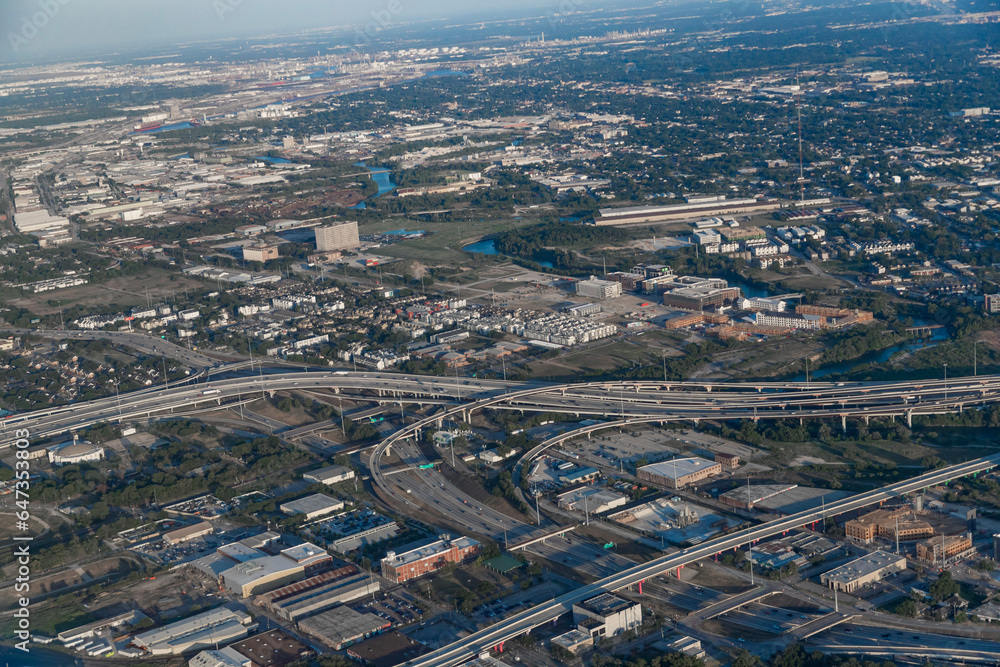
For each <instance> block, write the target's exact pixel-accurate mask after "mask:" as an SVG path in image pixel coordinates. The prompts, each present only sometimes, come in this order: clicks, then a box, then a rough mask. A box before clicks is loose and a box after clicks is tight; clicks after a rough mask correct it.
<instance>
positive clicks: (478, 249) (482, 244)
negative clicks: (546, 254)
mask: <svg viewBox="0 0 1000 667" xmlns="http://www.w3.org/2000/svg"><path fill="white" fill-rule="evenodd" d="M462 250H464V251H465V252H472V253H478V254H480V255H501V254H503V253H501V252H500V251H498V250H497V245H496V241H494V240H493V239H483V240H481V241H476V242H475V243H470V244H469V245H467V246H463V247H462ZM504 256H505V257H509V255H504ZM530 261H532V262H535V263H536V264H539V265H541V266H544V267H545V268H547V269H554V268H556V267H555V266H554V265H553V264H552V262H549V261H545V260H542V261H539V260H537V259H534V258H532V259H531V260H530Z"/></svg>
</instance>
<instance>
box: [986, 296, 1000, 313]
mask: <svg viewBox="0 0 1000 667" xmlns="http://www.w3.org/2000/svg"><path fill="white" fill-rule="evenodd" d="M984 298H985V302H984V305H985V310H986V312H987V313H989V314H991V315H992V314H993V313H1000V294H987V295H986V296H985V297H984Z"/></svg>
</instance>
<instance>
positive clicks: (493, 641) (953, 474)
mask: <svg viewBox="0 0 1000 667" xmlns="http://www.w3.org/2000/svg"><path fill="white" fill-rule="evenodd" d="M998 465H1000V454H996V455H993V456H987V457H984V458H981V459H976V460H975V461H969V462H968V463H962V464H959V465H955V466H949V467H947V468H941V469H940V470H935V471H933V472H929V473H926V474H924V475H920V476H919V477H915V478H913V479H909V480H906V481H904V482H898V483H895V484H890V485H889V486H886V487H883V488H881V489H877V490H873V491H868V492H865V493H861V494H858V495H855V496H851V497H849V498H845V499H843V500H840V501H837V502H834V503H830V504H828V505H826V506H825V508H823V509H818V510H806V511H804V512H799V513H798V514H793V515H791V516H788V517H784V518H781V519H776V520H774V521H771V522H768V523H765V524H762V525H759V526H755V527H751V528H749V529H747V530H744V531H740V532H739V533H735V534H732V535H726V536H724V537H720V538H717V539H714V540H711V541H709V542H705V543H703V544H700V545H698V546H695V547H691V548H688V549H684V550H682V551H679V552H676V553H673V554H669V555H666V556H662V557H660V558H657V559H655V560H652V561H650V562H648V563H642V564H639V565H636V566H634V567H630V568H628V569H626V570H623V571H622V572H619V573H618V574H615V575H613V576H610V577H607V578H605V579H602V580H600V581H596V582H594V583H592V584H588V585H586V586H581V587H580V588H578V589H576V590H574V591H571V592H570V593H566V594H564V595H561V596H559V597H558V598H555V599H553V600H551V601H549V602H546V603H543V604H540V605H537V606H535V607H533V608H531V609H528V610H527V611H524V612H521V613H520V614H517V615H515V616H512V617H510V618H507V619H504V620H503V621H500V622H499V623H497V624H495V625H492V626H490V627H488V628H486V629H484V630H480V631H479V632H476V633H474V634H472V635H469V636H468V637H464V638H462V640H461V641H458V642H455V643H453V644H449V645H448V646H445V647H443V648H440V649H438V650H436V651H432V652H431V653H428V654H426V655H424V656H421V657H420V658H417V659H415V660H411V661H409V662H407V663H405V664H406V665H407V666H408V667H449V666H451V665H457V664H460V663H462V662H464V661H466V660H468V659H471V658H473V657H475V656H476V655H478V654H479V653H482V652H484V651H490V650H492V649H494V648H497V647H502V646H503V644H504V643H505V642H507V641H510V640H512V639H514V638H515V637H518V636H520V635H522V634H525V633H527V632H530V631H531V630H532V629H533V628H535V627H538V626H539V625H542V624H544V623H547V622H549V621H552V620H554V619H556V618H558V617H559V616H562V615H563V614H565V613H569V612H570V611H571V610H572V607H573V605H574V604H578V603H580V602H583V601H584V600H588V599H590V598H592V597H594V596H597V595H600V594H601V593H604V592H611V591H617V590H620V589H622V588H627V587H629V586H634V585H636V584H640V583H641V582H644V581H645V580H647V579H650V578H653V577H656V576H659V575H663V574H665V573H676V572H678V571H679V569H680V568H683V567H684V566H686V565H688V564H690V563H693V562H695V561H698V560H701V559H702V558H710V557H712V556H715V555H718V554H720V553H722V552H723V551H727V550H729V549H738V548H739V547H742V546H745V545H748V544H752V543H755V542H757V541H759V540H762V539H765V538H768V537H772V536H774V535H779V534H783V533H785V532H787V531H790V530H794V529H797V528H802V527H810V526H813V525H815V524H817V523H821V522H823V521H824V520H825V519H826V518H827V517H832V516H836V515H838V514H843V513H844V512H850V511H852V510H855V509H860V508H862V507H868V506H870V505H875V504H879V503H882V502H884V501H886V500H890V499H892V498H897V497H899V496H902V495H904V494H907V493H912V492H915V491H921V490H923V489H925V488H927V487H930V486H935V485H937V484H941V483H944V482H949V481H951V480H954V479H957V478H959V477H965V476H967V475H973V474H977V473H979V472H984V471H987V470H991V469H992V468H994V467H996V466H998Z"/></svg>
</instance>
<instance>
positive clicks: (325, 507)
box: [278, 493, 344, 521]
mask: <svg viewBox="0 0 1000 667" xmlns="http://www.w3.org/2000/svg"><path fill="white" fill-rule="evenodd" d="M278 509H280V510H281V511H282V512H284V513H285V514H289V515H293V514H304V515H305V517H306V519H308V520H310V521H311V520H312V519H315V518H317V517H321V516H324V515H326V514H330V513H331V512H336V511H337V510H341V509H344V501H342V500H337V499H336V498H331V497H330V496H328V495H326V494H323V493H314V494H312V495H311V496H305V497H304V498H299V499H298V500H292V501H290V502H287V503H282V504H281V505H279V506H278Z"/></svg>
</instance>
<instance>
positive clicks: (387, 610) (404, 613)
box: [352, 593, 424, 628]
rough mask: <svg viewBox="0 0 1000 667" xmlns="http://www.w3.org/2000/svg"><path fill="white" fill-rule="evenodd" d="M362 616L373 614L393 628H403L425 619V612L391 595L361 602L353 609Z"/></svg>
mask: <svg viewBox="0 0 1000 667" xmlns="http://www.w3.org/2000/svg"><path fill="white" fill-rule="evenodd" d="M352 609H354V610H355V611H357V612H360V613H362V614H364V613H371V614H375V615H376V616H379V617H380V618H384V619H385V620H387V621H389V622H390V623H392V625H393V627H397V628H398V627H403V626H406V625H410V624H412V623H416V622H417V621H420V620H422V619H423V617H424V610H423V609H421V608H420V607H419V606H418V605H415V604H413V603H412V602H408V601H406V600H404V599H403V598H401V597H399V596H397V595H394V594H392V593H389V594H387V595H384V596H382V597H381V598H380V599H377V600H368V601H367V602H360V603H358V604H356V605H354V606H353V607H352Z"/></svg>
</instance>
